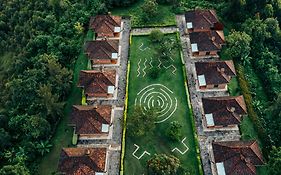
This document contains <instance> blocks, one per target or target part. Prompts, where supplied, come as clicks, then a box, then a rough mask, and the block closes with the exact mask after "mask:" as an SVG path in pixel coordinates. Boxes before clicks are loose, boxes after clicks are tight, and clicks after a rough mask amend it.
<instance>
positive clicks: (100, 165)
mask: <svg viewBox="0 0 281 175" xmlns="http://www.w3.org/2000/svg"><path fill="white" fill-rule="evenodd" d="M105 164H106V148H63V149H62V151H61V154H60V160H59V164H58V171H59V172H61V173H64V174H67V175H95V172H105Z"/></svg>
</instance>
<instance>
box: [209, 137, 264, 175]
mask: <svg viewBox="0 0 281 175" xmlns="http://www.w3.org/2000/svg"><path fill="white" fill-rule="evenodd" d="M212 145H213V153H214V159H215V162H216V163H219V162H223V164H224V168H225V173H226V174H227V175H237V174H239V175H255V174H256V168H255V166H257V165H262V164H264V161H263V159H262V153H261V152H260V150H259V146H258V143H257V141H227V142H213V144H212Z"/></svg>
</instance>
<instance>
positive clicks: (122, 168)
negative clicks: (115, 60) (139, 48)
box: [120, 61, 130, 175]
mask: <svg viewBox="0 0 281 175" xmlns="http://www.w3.org/2000/svg"><path fill="white" fill-rule="evenodd" d="M129 74H130V61H128V64H127V75H126V79H127V80H126V98H125V105H124V107H125V109H124V118H123V133H122V148H121V160H120V175H123V174H124V157H125V143H126V130H127V125H126V124H127V111H128V95H129V93H128V92H129Z"/></svg>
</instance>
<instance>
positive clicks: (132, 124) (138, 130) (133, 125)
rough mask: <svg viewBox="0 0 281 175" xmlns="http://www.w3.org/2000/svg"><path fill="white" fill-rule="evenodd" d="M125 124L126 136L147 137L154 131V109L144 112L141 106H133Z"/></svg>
mask: <svg viewBox="0 0 281 175" xmlns="http://www.w3.org/2000/svg"><path fill="white" fill-rule="evenodd" d="M129 118H130V119H129V120H128V122H127V129H128V134H129V135H131V136H133V137H140V136H144V135H147V134H149V133H151V132H153V130H154V129H155V126H156V124H155V122H156V121H157V115H156V112H155V109H150V110H147V111H145V112H144V109H143V107H142V106H135V107H134V108H133V109H132V112H131V113H130V114H129Z"/></svg>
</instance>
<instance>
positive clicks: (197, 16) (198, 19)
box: [185, 9, 219, 30]
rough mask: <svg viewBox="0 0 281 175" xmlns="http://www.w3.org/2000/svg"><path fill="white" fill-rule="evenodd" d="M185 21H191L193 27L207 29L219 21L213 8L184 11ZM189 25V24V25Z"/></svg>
mask: <svg viewBox="0 0 281 175" xmlns="http://www.w3.org/2000/svg"><path fill="white" fill-rule="evenodd" d="M185 21H186V23H191V24H192V28H193V29H200V30H209V29H212V28H214V25H215V24H216V23H219V20H218V17H217V14H216V11H215V10H200V9H196V10H192V11H188V12H186V13H185ZM190 27H191V26H190Z"/></svg>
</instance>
